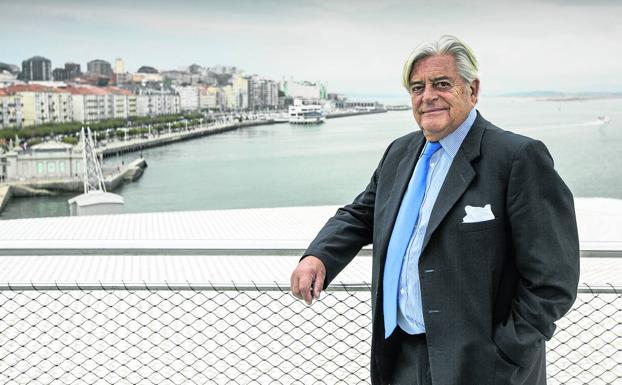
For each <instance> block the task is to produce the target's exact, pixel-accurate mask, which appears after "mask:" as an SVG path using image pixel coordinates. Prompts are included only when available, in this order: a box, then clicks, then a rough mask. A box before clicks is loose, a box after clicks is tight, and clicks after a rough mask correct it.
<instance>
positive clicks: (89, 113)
mask: <svg viewBox="0 0 622 385" xmlns="http://www.w3.org/2000/svg"><path fill="white" fill-rule="evenodd" d="M67 90H68V91H69V92H70V93H71V95H72V105H73V120H75V121H77V122H82V123H91V122H97V121H100V120H103V119H109V118H111V117H112V115H113V114H112V111H113V107H112V104H113V101H111V100H109V94H108V92H107V91H106V89H104V88H101V87H90V86H84V87H70V88H68V89H67Z"/></svg>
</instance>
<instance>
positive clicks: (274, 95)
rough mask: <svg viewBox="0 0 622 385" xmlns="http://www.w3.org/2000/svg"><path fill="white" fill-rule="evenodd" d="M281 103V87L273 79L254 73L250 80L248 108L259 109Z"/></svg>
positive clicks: (276, 105) (273, 106) (274, 106)
mask: <svg viewBox="0 0 622 385" xmlns="http://www.w3.org/2000/svg"><path fill="white" fill-rule="evenodd" d="M278 105H279V87H278V84H277V83H276V82H274V81H272V80H269V79H264V78H261V77H259V76H257V75H253V76H251V77H250V78H249V81H248V108H249V109H252V110H259V109H265V108H276V107H278Z"/></svg>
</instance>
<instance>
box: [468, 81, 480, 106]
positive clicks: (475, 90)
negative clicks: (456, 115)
mask: <svg viewBox="0 0 622 385" xmlns="http://www.w3.org/2000/svg"><path fill="white" fill-rule="evenodd" d="M469 89H470V90H471V101H472V102H473V104H476V103H477V97H478V96H479V79H475V80H473V81H472V82H471V84H470V85H469Z"/></svg>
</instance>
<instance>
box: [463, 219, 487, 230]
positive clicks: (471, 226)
mask: <svg viewBox="0 0 622 385" xmlns="http://www.w3.org/2000/svg"><path fill="white" fill-rule="evenodd" d="M496 225H497V218H495V219H491V220H488V221H481V222H471V223H462V222H461V223H458V230H460V231H481V230H486V229H490V228H494V227H495V226H496Z"/></svg>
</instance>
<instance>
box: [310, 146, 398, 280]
mask: <svg viewBox="0 0 622 385" xmlns="http://www.w3.org/2000/svg"><path fill="white" fill-rule="evenodd" d="M392 145H393V143H391V145H389V147H387V149H386V151H385V153H384V155H383V156H382V159H381V160H380V163H379V164H378V167H377V168H376V170H375V171H374V174H373V175H372V177H371V180H370V181H369V184H368V185H367V187H366V188H365V190H364V191H363V192H361V193H360V194H359V195H358V196H357V197H356V198H355V199H354V201H353V202H352V203H351V204H349V205H346V206H344V207H341V208H339V209H338V210H337V213H336V214H335V215H334V216H333V217H332V218H330V219H329V220H328V222H326V224H325V225H324V227H323V228H322V229H321V230H320V232H319V233H318V235H317V236H316V237H315V239H314V240H313V241H312V242H311V244H310V245H309V247H308V248H307V250H306V251H305V252H304V254H303V258H304V257H306V256H308V255H314V256H316V257H318V258H319V259H320V260H321V261H322V262H323V263H324V266H325V267H326V279H325V281H324V288H326V287H327V286H328V284H329V283H330V282H331V281H332V280H333V279H334V278H335V277H336V276H337V274H339V272H340V271H341V270H343V268H344V267H346V265H347V264H348V263H349V262H350V261H351V260H352V259H353V258H354V257H355V256H356V254H357V253H358V252H359V251H360V250H361V248H362V247H363V246H365V245H368V244H370V243H372V240H373V228H374V205H375V201H376V186H377V183H378V178H379V174H380V172H381V170H382V165H383V164H384V160H385V159H386V157H387V154H388V153H389V150H390V149H391V146H392Z"/></svg>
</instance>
